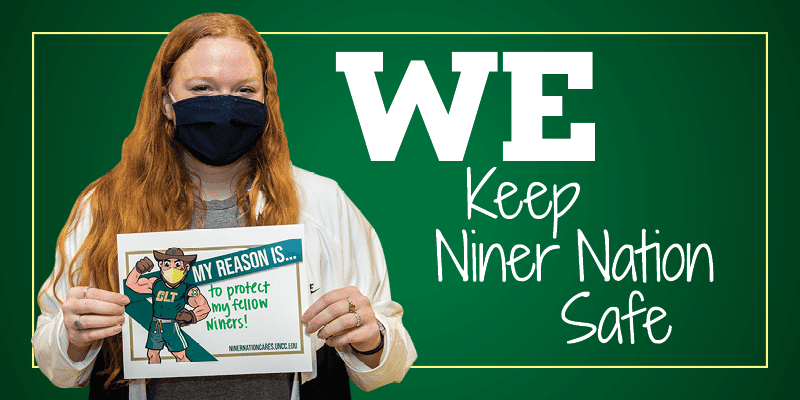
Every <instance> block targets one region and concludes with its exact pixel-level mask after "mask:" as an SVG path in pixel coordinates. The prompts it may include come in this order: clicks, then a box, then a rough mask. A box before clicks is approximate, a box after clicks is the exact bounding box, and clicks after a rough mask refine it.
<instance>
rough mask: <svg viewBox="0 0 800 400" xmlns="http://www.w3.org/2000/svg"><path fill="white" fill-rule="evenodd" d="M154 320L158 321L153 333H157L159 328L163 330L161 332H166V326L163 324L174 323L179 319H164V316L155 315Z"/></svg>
mask: <svg viewBox="0 0 800 400" xmlns="http://www.w3.org/2000/svg"><path fill="white" fill-rule="evenodd" d="M153 322H155V323H156V326H155V328H153V333H157V331H159V330H160V331H161V333H164V327H163V325H162V324H174V323H176V322H178V321H176V320H174V319H163V318H156V317H153Z"/></svg>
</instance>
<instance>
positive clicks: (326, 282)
mask: <svg viewBox="0 0 800 400" xmlns="http://www.w3.org/2000/svg"><path fill="white" fill-rule="evenodd" d="M294 178H295V184H296V185H297V189H298V197H299V199H300V220H299V223H301V224H304V225H305V243H304V244H303V246H304V247H305V249H306V251H305V255H306V257H307V259H306V260H305V261H306V263H305V264H306V265H307V268H308V279H309V283H311V284H312V285H313V287H314V289H315V291H314V293H311V294H310V301H311V303H313V302H315V301H316V300H318V299H319V298H320V297H321V296H322V295H323V294H325V293H327V292H329V291H331V290H334V289H338V288H342V287H346V286H355V287H356V288H358V290H360V291H361V293H363V294H364V295H365V296H367V297H368V298H369V299H370V302H371V303H372V307H373V310H374V311H375V316H376V317H377V318H378V320H380V321H381V323H383V325H384V326H385V327H386V336H385V338H384V342H385V344H384V349H383V354H382V355H381V362H380V364H379V365H378V366H377V367H376V368H374V369H370V368H369V367H368V366H366V365H365V364H364V363H362V362H361V361H360V360H359V359H358V358H357V357H356V356H355V355H353V354H352V353H350V352H349V351H346V352H339V355H340V356H341V357H342V360H344V363H345V365H346V367H347V373H348V375H349V376H350V379H352V380H353V382H355V384H356V385H358V387H360V388H361V389H363V390H367V391H369V390H372V389H375V388H378V387H380V386H383V385H385V384H387V383H391V382H400V381H401V380H402V379H403V377H404V376H405V374H406V372H407V371H408V369H409V367H411V364H412V363H413V362H414V360H415V359H416V358H417V352H416V350H415V349H414V344H413V343H412V342H411V337H410V336H409V335H408V332H407V331H406V330H405V328H404V327H403V323H402V321H401V318H402V316H403V308H402V307H401V306H400V304H398V303H396V302H394V301H392V297H391V293H390V291H389V276H388V273H387V270H386V260H385V259H384V256H383V248H382V247H381V243H380V241H379V240H378V235H377V234H376V233H375V229H373V228H372V226H371V225H370V224H369V222H367V220H366V219H365V218H364V216H363V215H362V214H361V212H360V211H359V210H358V208H356V206H355V205H354V204H353V202H352V201H350V199H349V198H347V196H346V195H345V194H344V192H343V191H342V189H341V188H339V185H337V184H336V182H334V181H333V180H331V179H328V178H324V177H321V176H319V175H315V174H313V173H311V172H308V171H305V170H302V169H300V168H297V167H294ZM263 207H264V202H263V198H262V197H259V201H258V203H257V204H256V209H257V210H262V209H263ZM75 223H76V224H77V226H76V229H75V230H74V231H73V232H72V234H71V235H69V236H68V237H67V238H66V242H65V248H66V255H67V259H68V260H71V259H72V258H73V257H74V256H75V253H76V252H77V250H78V248H79V247H80V245H81V243H82V242H83V241H84V240H85V239H86V236H87V235H88V233H89V229H90V228H91V225H92V216H91V209H90V207H89V204H88V202H86V201H85V200H84V206H83V213H82V218H81V219H80V220H79V221H76V222H75ZM58 264H59V262H58V258H56V269H54V271H53V273H51V275H50V277H49V278H48V280H47V282H45V284H44V286H42V289H41V290H40V292H39V293H40V295H41V297H40V300H39V307H40V308H41V310H42V314H41V315H40V316H39V318H38V319H37V322H36V331H35V332H34V334H33V338H32V339H31V342H32V344H33V348H34V353H35V356H36V363H37V364H38V366H39V369H41V371H42V372H43V373H44V374H45V375H46V376H47V377H48V378H49V379H50V381H51V382H53V383H54V384H55V385H57V386H60V387H81V386H85V385H86V384H87V383H88V382H89V377H90V375H91V372H92V367H93V366H94V361H95V359H96V358H97V355H98V353H99V352H100V343H101V342H100V341H98V342H96V343H95V344H94V345H93V346H92V347H91V349H90V350H89V353H88V354H87V356H86V359H84V360H83V361H80V362H73V361H72V360H70V358H69V357H68V356H67V345H68V344H69V341H68V339H67V332H66V329H65V328H64V317H63V314H62V312H61V304H60V303H59V302H58V301H57V300H56V298H55V296H54V295H53V291H52V290H46V289H47V288H48V287H49V286H50V282H51V281H52V279H53V274H54V273H55V270H57V269H58V267H59V265H58ZM77 265H80V260H78V261H77ZM73 284H75V281H73V282H70V280H69V279H66V278H62V279H60V280H59V281H58V285H57V286H56V292H57V293H58V296H59V298H60V299H61V300H62V301H63V300H64V299H66V297H67V292H68V291H69V289H70V287H72V285H73ZM317 288H319V289H320V290H316V289H317ZM311 340H312V342H311V343H312V345H313V348H314V349H315V350H316V349H319V348H320V347H322V346H323V344H324V341H323V340H321V339H318V338H317V337H316V335H311ZM301 375H302V376H301V377H300V378H301V379H300V380H302V381H303V382H305V381H308V380H310V379H313V378H314V377H316V365H315V370H314V372H310V373H302V374H301ZM143 382H144V381H140V382H139V383H138V384H133V385H131V389H130V391H131V393H130V394H131V395H132V396H131V399H135V398H144V397H142V396H143V395H144V384H143ZM297 389H298V380H297V379H296V380H295V387H294V390H293V396H292V397H293V398H297V393H298V390H297Z"/></svg>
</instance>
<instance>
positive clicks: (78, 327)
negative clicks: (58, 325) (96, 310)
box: [74, 315, 83, 331]
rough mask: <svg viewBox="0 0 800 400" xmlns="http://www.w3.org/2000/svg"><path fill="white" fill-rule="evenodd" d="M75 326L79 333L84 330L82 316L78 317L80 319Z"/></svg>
mask: <svg viewBox="0 0 800 400" xmlns="http://www.w3.org/2000/svg"><path fill="white" fill-rule="evenodd" d="M74 325H75V329H77V330H79V331H82V330H83V324H81V316H80V315H78V319H76V320H75V323H74Z"/></svg>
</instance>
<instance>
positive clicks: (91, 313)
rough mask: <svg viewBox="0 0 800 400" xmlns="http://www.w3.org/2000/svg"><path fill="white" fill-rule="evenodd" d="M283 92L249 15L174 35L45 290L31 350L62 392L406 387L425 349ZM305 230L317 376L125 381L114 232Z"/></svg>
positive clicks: (331, 391) (250, 394)
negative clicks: (308, 162)
mask: <svg viewBox="0 0 800 400" xmlns="http://www.w3.org/2000/svg"><path fill="white" fill-rule="evenodd" d="M276 87H277V80H276V77H275V71H274V68H273V61H272V54H271V53H270V51H269V49H268V48H267V47H266V43H265V42H264V40H263V39H262V38H261V36H260V35H259V34H258V32H257V31H256V30H255V29H253V27H252V25H250V23H249V22H248V21H247V20H245V19H244V18H241V17H238V16H234V15H223V14H216V13H211V14H203V15H199V16H196V17H193V18H190V19H188V20H186V21H184V22H182V23H181V24H180V25H178V26H177V27H175V29H173V30H172V32H170V34H169V35H168V36H167V38H166V39H165V40H164V42H163V44H162V45H161V48H160V49H159V51H158V54H157V55H156V59H155V61H154V63H153V66H152V68H151V70H150V74H149V76H148V78H147V84H146V87H145V91H144V94H143V96H142V101H141V103H140V105H139V113H138V116H137V119H136V125H135V126H134V129H133V132H131V134H130V135H129V136H128V138H127V139H125V142H124V144H123V148H122V160H121V161H120V162H119V164H117V166H116V167H114V169H112V170H111V171H110V172H109V173H107V174H106V175H105V176H103V177H102V178H100V179H98V180H97V181H95V182H94V183H92V184H91V185H89V187H87V188H86V189H85V190H84V191H83V193H82V194H81V197H80V198H79V200H78V201H77V202H76V204H75V206H74V207H73V209H72V213H71V215H70V218H69V220H68V222H67V224H66V226H65V227H64V229H63V230H62V232H61V234H60V235H59V238H58V243H57V253H56V266H55V269H54V271H53V273H52V275H51V276H50V278H49V279H48V280H47V282H46V283H45V284H44V286H43V287H42V289H41V290H40V292H39V305H40V307H41V309H42V315H41V316H39V318H38V321H37V328H36V331H35V333H34V336H33V339H32V342H33V345H34V350H35V355H36V360H37V363H38V365H39V367H40V369H41V370H42V372H43V373H44V374H45V375H47V377H48V378H49V379H50V380H51V381H52V382H53V383H55V384H56V385H58V386H63V387H77V386H83V385H86V384H87V383H88V382H91V391H90V392H91V395H90V397H98V398H107V397H115V396H116V397H126V396H130V398H131V399H134V398H139V399H143V398H169V397H171V396H174V397H176V398H182V399H183V398H187V397H189V398H192V397H195V398H206V397H216V394H220V395H221V394H224V395H225V396H234V397H238V398H241V399H245V398H266V397H268V398H297V397H298V395H299V396H300V397H303V398H312V397H319V396H327V397H335V398H340V397H342V396H343V395H345V396H347V395H349V389H348V388H349V383H348V380H347V376H348V375H349V377H350V378H351V379H352V380H353V381H354V382H355V383H356V384H357V385H358V386H359V387H361V388H362V389H364V390H371V389H374V388H376V387H379V386H381V385H384V384H386V383H389V382H393V381H400V380H401V379H402V378H403V376H404V375H405V373H406V371H407V370H408V368H409V367H410V365H411V363H413V361H414V359H415V358H416V351H415V349H414V345H413V343H412V342H411V339H410V337H409V336H408V333H407V332H406V330H405V329H404V328H403V325H402V322H401V316H402V311H403V310H402V308H401V307H400V305H399V304H397V303H395V302H393V301H392V300H391V295H390V292H389V281H388V276H387V272H386V266H385V261H384V258H383V251H382V249H381V246H380V242H379V241H378V237H377V235H376V234H375V231H374V229H372V227H371V226H370V225H369V223H368V222H367V221H366V220H365V219H364V217H363V215H361V213H360V212H359V211H358V209H357V208H356V207H355V206H354V205H353V203H352V202H350V200H349V199H348V198H347V197H346V196H345V194H344V193H343V192H342V191H341V189H340V188H339V187H338V186H337V185H336V183H335V182H333V181H331V180H329V179H326V178H322V177H319V176H316V175H314V174H312V173H309V172H306V171H303V170H301V169H299V168H295V167H293V166H292V165H291V162H290V160H289V151H288V147H287V142H286V135H285V133H284V130H283V123H282V121H281V117H280V112H279V103H278V96H277V92H276ZM221 115H222V116H223V117H220V116H221ZM294 223H301V224H305V227H306V238H305V242H306V244H305V246H306V249H307V250H306V252H307V258H308V260H307V264H308V272H309V281H310V282H311V284H312V288H313V289H312V290H310V296H311V302H312V305H311V306H310V307H309V308H308V310H307V311H306V312H305V313H304V315H303V316H302V321H303V323H305V324H306V331H307V332H309V333H313V332H316V335H312V343H313V344H314V348H315V349H317V354H316V356H317V363H316V368H315V371H314V372H313V373H303V374H268V375H255V376H253V375H248V376H229V377H216V378H183V379H152V380H150V381H149V382H147V384H146V385H145V383H144V381H141V380H139V381H132V382H131V381H124V380H122V379H121V378H122V375H121V368H122V357H121V354H120V352H121V340H120V335H119V332H120V330H121V328H120V324H121V323H122V321H123V320H124V317H123V312H124V307H123V306H124V305H125V304H127V303H128V301H129V300H128V299H127V297H125V296H124V295H122V294H120V293H118V292H119V288H118V284H117V281H118V277H117V262H116V259H117V253H116V234H118V233H133V232H153V231H171V230H182V229H189V228H219V227H234V226H253V225H279V224H294ZM353 308H355V309H354V310H353ZM352 311H355V312H352ZM356 314H357V316H356ZM334 349H335V350H334ZM301 382H302V384H301Z"/></svg>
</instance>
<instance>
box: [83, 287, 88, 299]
mask: <svg viewBox="0 0 800 400" xmlns="http://www.w3.org/2000/svg"><path fill="white" fill-rule="evenodd" d="M86 293H89V288H88V287H87V288H86V290H84V291H83V298H84V299H85V298H86Z"/></svg>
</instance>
